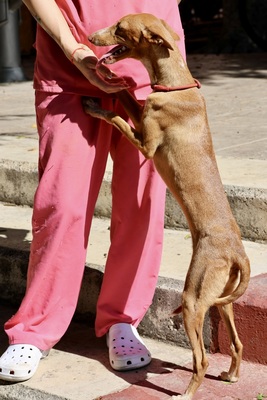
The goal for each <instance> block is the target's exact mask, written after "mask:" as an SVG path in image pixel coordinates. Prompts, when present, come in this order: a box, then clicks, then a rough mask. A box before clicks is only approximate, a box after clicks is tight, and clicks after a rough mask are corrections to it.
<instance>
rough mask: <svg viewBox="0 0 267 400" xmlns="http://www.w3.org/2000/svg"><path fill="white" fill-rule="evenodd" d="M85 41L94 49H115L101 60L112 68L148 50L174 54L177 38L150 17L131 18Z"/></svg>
mask: <svg viewBox="0 0 267 400" xmlns="http://www.w3.org/2000/svg"><path fill="white" fill-rule="evenodd" d="M88 39H89V41H90V42H91V43H93V44H94V45H96V46H111V45H118V46H116V47H115V48H113V50H111V51H110V52H109V53H107V54H106V55H105V58H104V60H103V62H104V63H105V64H113V63H115V62H117V61H119V60H122V59H124V58H127V57H131V58H137V59H140V55H141V54H142V52H143V54H144V53H145V52H147V51H149V47H150V46H162V47H164V48H166V49H169V50H173V49H174V46H175V41H176V40H179V37H178V35H177V34H176V33H175V32H174V31H173V30H172V28H171V27H170V26H169V25H168V24H167V23H166V22H165V21H163V20H161V19H158V18H156V17H155V16H153V15H151V14H130V15H127V16H125V17H123V18H121V19H120V20H119V21H118V22H117V23H116V24H115V25H112V26H110V27H108V28H104V29H101V30H99V31H97V32H95V33H93V34H92V35H90V36H89V38H88Z"/></svg>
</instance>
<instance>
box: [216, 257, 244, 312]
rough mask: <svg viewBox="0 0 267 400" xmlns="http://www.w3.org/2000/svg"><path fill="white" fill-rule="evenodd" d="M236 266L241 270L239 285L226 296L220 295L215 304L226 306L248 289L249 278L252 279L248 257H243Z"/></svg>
mask: <svg viewBox="0 0 267 400" xmlns="http://www.w3.org/2000/svg"><path fill="white" fill-rule="evenodd" d="M234 267H237V268H238V269H239V272H240V279H239V283H238V286H237V287H236V288H235V289H234V291H233V292H232V293H230V294H228V295H226V296H223V297H219V298H218V299H217V300H216V302H215V303H214V305H215V306H225V305H226V304H229V303H233V302H234V301H235V300H237V299H238V298H239V297H241V296H242V294H244V292H245V291H246V289H247V287H248V284H249V279H250V263H249V260H248V258H247V257H246V256H245V257H242V259H241V260H240V261H239V262H238V263H236V264H235V266H234Z"/></svg>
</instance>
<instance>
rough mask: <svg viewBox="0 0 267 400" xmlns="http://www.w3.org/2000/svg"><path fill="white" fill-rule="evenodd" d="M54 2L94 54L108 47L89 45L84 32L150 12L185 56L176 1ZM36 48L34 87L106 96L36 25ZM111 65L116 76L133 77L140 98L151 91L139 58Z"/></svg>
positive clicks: (81, 41) (108, 0) (82, 0)
mask: <svg viewBox="0 0 267 400" xmlns="http://www.w3.org/2000/svg"><path fill="white" fill-rule="evenodd" d="M56 3H57V4H58V6H59V7H60V9H61V11H62V12H63V14H64V16H65V18H66V20H67V22H68V25H69V27H70V29H71V30H72V32H73V35H74V37H75V38H76V40H77V41H78V42H79V43H84V44H86V45H87V46H89V47H91V48H92V49H93V51H94V52H95V53H96V55H97V56H98V57H101V55H103V54H104V53H106V52H107V50H108V48H106V47H95V46H93V45H92V44H90V43H89V41H88V39H87V37H88V35H89V34H91V33H93V32H95V31H96V30H98V29H101V28H104V27H106V26H109V25H113V24H114V23H115V22H116V21H117V20H118V19H120V18H121V17H122V16H124V15H127V14H132V13H141V12H146V13H150V14H154V15H155V16H156V17H159V18H162V19H164V20H165V21H167V22H168V24H169V25H170V26H171V27H172V28H173V29H174V30H175V31H176V32H177V33H178V35H179V36H180V38H181V39H182V40H181V41H180V42H178V45H179V47H180V50H181V52H182V54H183V55H184V56H185V52H184V40H183V29H182V25H181V21H180V15H179V10H178V6H177V1H176V0H87V1H85V0H56ZM179 43H180V44H179ZM36 50H37V57H36V63H35V74H34V88H35V89H36V90H41V91H45V92H53V93H60V92H63V91H64V92H66V93H76V94H81V95H90V96H98V97H101V96H107V94H106V93H103V92H102V91H101V90H99V89H98V88H97V87H95V86H93V85H91V84H90V83H89V81H88V80H87V79H86V78H85V77H84V76H83V74H82V73H81V72H80V71H79V70H78V69H77V68H76V67H75V66H74V65H72V63H71V62H70V61H69V60H68V59H67V58H66V56H65V54H64V53H63V51H62V50H61V49H60V48H59V46H58V45H57V43H56V42H55V41H54V40H53V39H52V38H51V37H50V36H49V35H48V34H47V33H46V32H45V31H44V30H43V29H42V28H41V27H40V26H39V25H38V27H37V36H36ZM111 68H112V71H114V72H115V73H116V74H118V75H119V76H124V75H128V76H131V77H132V78H133V79H134V80H135V82H136V83H137V89H136V90H135V94H136V96H137V98H139V99H144V98H146V96H147V95H148V93H150V92H151V88H150V80H149V77H148V74H147V71H146V70H145V68H144V67H143V65H142V64H141V63H140V62H139V61H136V60H133V59H126V60H122V61H120V62H118V63H116V64H113V65H112V66H111Z"/></svg>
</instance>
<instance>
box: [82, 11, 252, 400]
mask: <svg viewBox="0 0 267 400" xmlns="http://www.w3.org/2000/svg"><path fill="white" fill-rule="evenodd" d="M89 40H90V41H91V42H92V43H93V44H95V45H97V46H108V45H115V44H118V45H119V46H116V48H115V49H113V51H111V52H110V53H108V54H107V55H106V56H105V57H103V58H102V61H101V62H104V63H106V64H112V63H114V62H117V61H119V60H122V59H123V58H126V57H132V58H135V59H137V60H140V61H141V62H142V63H143V64H144V66H145V67H146V68H147V70H148V73H149V75H150V79H151V86H152V88H153V92H152V93H151V94H150V95H149V96H148V97H147V100H146V103H145V105H144V107H142V106H141V105H140V104H139V103H138V102H137V101H136V100H135V99H134V97H133V96H131V95H130V94H129V93H128V92H127V91H123V92H120V93H118V94H117V95H118V98H119V99H120V100H121V101H122V104H123V105H124V107H125V109H126V111H127V113H128V114H129V116H130V117H131V119H132V121H133V123H134V126H135V128H132V127H131V126H130V125H129V124H128V123H127V122H126V121H125V120H123V119H122V118H121V117H120V116H119V115H116V114H115V113H114V112H111V111H108V110H102V109H99V106H97V105H96V104H95V103H94V102H93V101H92V100H90V99H85V100H84V107H85V110H86V112H87V113H88V114H90V115H93V116H95V117H97V118H102V119H104V120H105V121H107V122H108V123H110V124H113V125H114V126H116V127H117V128H118V129H119V130H120V131H121V132H122V133H123V134H124V135H126V136H127V138H128V139H129V140H130V141H131V142H132V143H133V144H134V145H135V146H136V147H137V148H138V149H139V150H140V151H141V152H142V153H143V154H144V156H145V157H146V158H153V161H154V163H155V166H156V168H157V170H158V172H159V174H160V175H161V177H162V178H163V180H164V181H165V183H166V185H167V186H168V187H169V189H170V190H171V192H172V193H173V195H174V197H175V198H176V200H177V201H178V203H179V204H180V206H181V208H182V209H183V212H184V214H185V216H186V218H187V221H188V225H189V227H190V231H191V236H192V243H193V255H192V259H191V263H190V267H189V270H188V273H187V277H186V281H185V287H184V292H183V298H182V307H181V308H180V309H177V311H180V310H182V312H183V319H184V325H185V329H186V332H187V335H188V337H189V340H190V343H191V346H192V350H193V376H192V379H191V381H190V383H189V386H188V388H187V390H186V393H185V394H184V395H182V396H174V397H173V398H174V399H178V398H180V399H186V400H190V399H192V397H193V395H194V393H195V392H196V390H197V388H198V387H199V385H200V384H201V382H202V380H203V377H204V375H205V372H206V369H207V367H208V361H207V357H206V354H205V349H204V345H203V336H202V328H203V321H204V316H205V313H206V312H207V310H208V309H209V307H211V306H213V305H216V306H217V307H218V309H219V312H220V314H221V316H222V318H223V320H224V322H225V323H226V327H227V330H228V333H229V337H230V342H231V345H230V347H231V351H232V363H231V366H230V369H229V371H228V372H223V373H222V374H221V378H222V379H224V380H227V381H231V382H235V381H237V379H238V377H239V367H240V362H241V358H242V347H243V346H242V344H241V342H240V340H239V338H238V335H237V332H236V329H235V325H234V317H233V306H232V302H233V301H234V300H236V299H237V298H238V297H240V296H241V295H242V294H243V293H244V291H245V290H246V288H247V286H248V283H249V277H250V266H249V261H248V258H247V256H246V254H245V251H244V248H243V244H242V242H241V238H240V232H239V229H238V227H237V224H236V221H235V219H234V217H233V215H232V212H231V209H230V206H229V204H228V201H227V197H226V195H225V192H224V189H223V185H222V183H221V179H220V176H219V172H218V168H217V164H216V160H215V155H214V150H213V146H212V139H211V134H210V130H209V126H208V121H207V114H206V107H205V101H204V99H203V97H202V95H201V93H200V91H199V90H198V88H197V86H199V85H198V82H196V81H195V80H194V79H193V78H192V76H191V74H190V72H189V70H188V68H187V66H186V63H185V62H184V60H183V58H182V56H181V54H180V52H179V50H178V48H177V46H176V43H175V41H176V40H178V37H177V35H176V33H174V32H173V30H172V29H171V28H170V27H169V26H168V25H167V24H166V23H165V22H164V21H162V20H159V19H157V18H156V17H154V16H152V15H150V14H136V15H128V16H126V17H124V18H122V19H121V20H120V21H119V22H118V23H116V24H115V25H113V26H111V27H109V28H106V29H102V30H100V31H98V32H96V33H94V34H93V35H92V36H90V37H89Z"/></svg>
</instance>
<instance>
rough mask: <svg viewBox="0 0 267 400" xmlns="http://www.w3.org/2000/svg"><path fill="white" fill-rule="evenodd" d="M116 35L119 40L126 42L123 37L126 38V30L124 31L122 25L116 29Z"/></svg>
mask: <svg viewBox="0 0 267 400" xmlns="http://www.w3.org/2000/svg"><path fill="white" fill-rule="evenodd" d="M115 35H116V36H117V37H118V38H120V39H122V40H124V41H125V39H124V37H123V36H124V29H122V28H121V26H120V25H118V26H117V27H116V30H115Z"/></svg>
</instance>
